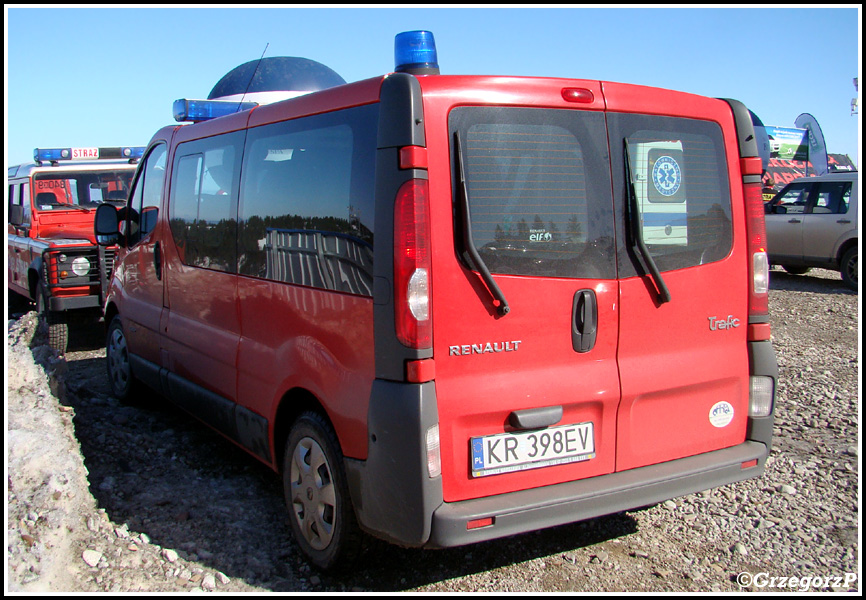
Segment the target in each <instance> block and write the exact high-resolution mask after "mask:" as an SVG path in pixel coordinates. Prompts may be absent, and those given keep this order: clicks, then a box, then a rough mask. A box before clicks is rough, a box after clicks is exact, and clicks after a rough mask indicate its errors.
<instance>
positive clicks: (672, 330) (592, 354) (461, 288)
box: [422, 77, 749, 501]
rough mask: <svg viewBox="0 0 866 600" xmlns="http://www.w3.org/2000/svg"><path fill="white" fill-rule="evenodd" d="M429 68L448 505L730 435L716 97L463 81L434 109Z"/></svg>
mask: <svg viewBox="0 0 866 600" xmlns="http://www.w3.org/2000/svg"><path fill="white" fill-rule="evenodd" d="M431 79H433V78H431ZM455 79H456V78H455ZM435 80H436V81H435V82H434V81H431V82H429V83H428V82H426V81H422V88H424V89H425V119H426V121H427V130H428V132H429V131H447V134H448V138H447V140H446V139H444V136H439V135H437V136H431V135H429V134H428V141H427V143H428V151H429V153H430V156H431V159H430V166H429V169H430V196H431V220H432V221H433V223H434V225H433V234H432V235H433V242H432V243H433V247H434V265H433V267H432V273H433V275H432V283H431V286H432V290H433V323H434V334H433V344H434V356H435V359H436V393H437V402H438V408H439V416H440V442H441V448H442V472H443V492H444V497H445V500H446V501H458V500H463V499H468V498H474V497H483V496H489V495H494V494H499V493H505V492H509V491H516V490H521V489H528V488H532V487H540V486H543V485H550V484H556V483H561V482H565V481H572V480H577V479H583V478H588V477H593V476H597V475H602V474H606V473H611V472H614V471H621V470H626V469H630V468H634V467H638V466H643V465H649V464H654V463H658V462H662V461H666V460H672V459H675V458H680V457H684V456H689V455H693V454H697V453H701V452H706V451H709V450H714V449H718V448H722V447H727V446H732V445H735V444H737V443H739V442H742V441H743V440H744V438H745V427H746V412H747V400H748V381H749V378H748V362H747V361H748V357H747V351H746V329H747V326H746V324H747V320H748V314H747V299H748V295H747V287H746V286H747V273H748V271H747V262H746V251H745V245H744V237H745V236H744V225H743V219H744V215H743V199H742V191H741V190H737V189H732V186H731V185H729V181H731V180H733V179H732V177H734V176H738V173H739V171H738V170H737V169H738V154H737V146H736V136H735V131H734V130H733V127H734V125H733V118H732V116H731V111H730V109H729V108H728V107H727V104H726V103H725V102H723V101H716V100H708V99H702V98H697V97H694V96H687V95H684V94H676V93H668V92H661V91H657V90H648V89H646V88H638V87H635V86H620V85H611V84H606V83H605V84H600V83H599V82H586V81H565V80H531V81H528V82H527V81H526V80H520V79H514V80H507V81H506V80H503V79H501V78H500V79H497V78H490V79H484V78H476V79H474V80H473V81H477V82H478V84H479V90H478V91H473V90H467V86H466V82H465V81H463V82H461V83H463V85H462V86H458V87H460V90H459V91H460V94H459V98H460V102H459V103H455V104H454V105H452V106H446V105H445V100H444V99H445V98H447V97H448V90H447V89H436V90H435V93H433V92H434V90H433V87H434V85H438V86H442V88H446V87H447V85H448V84H450V83H451V81H450V79H449V78H447V77H440V78H435ZM455 83H457V82H455ZM524 83H525V84H526V89H522V85H523V84H524ZM602 85H603V86H604V88H602ZM468 87H471V86H468ZM481 88H484V89H483V90H482V89H481ZM428 90H429V91H430V92H431V93H430V94H429V95H427V92H428ZM652 94H658V95H657V97H655V98H654V99H650V100H648V99H647V98H648V97H650V96H652ZM497 96H498V97H502V98H507V99H508V102H509V103H513V104H515V105H516V106H507V107H504V106H491V105H489V102H490V98H492V97H497ZM452 97H453V96H452ZM575 98H578V99H580V100H579V103H578V104H575V103H574V101H573V99H575ZM570 99H571V100H570ZM638 108H640V109H641V110H642V111H644V112H645V114H640V113H638V112H637V110H638ZM650 113H652V114H650ZM671 113H675V114H677V115H678V116H676V117H667V116H665V115H666V114H671ZM726 144H729V145H726ZM440 156H447V157H448V164H440V162H439V160H438V157H440ZM626 157H628V158H629V160H630V169H629V170H627V169H626V168H625V164H626ZM440 169H441V170H443V171H444V170H447V171H448V172H449V173H450V174H451V177H450V178H448V177H443V176H439V174H438V172H437V171H439V170H440ZM443 180H444V181H450V182H451V189H443V187H442V181H443ZM734 187H736V186H734ZM443 224H449V225H452V226H451V227H446V226H444V225H443ZM637 233H639V234H640V236H641V238H642V239H644V240H645V243H644V244H643V245H644V247H645V250H646V251H645V253H644V254H641V252H640V251H638V250H637V249H636V248H637V246H636V244H635V243H634V237H635V234H637ZM648 258H649V259H651V263H652V265H650V264H648ZM654 269H655V270H657V271H658V275H659V276H658V277H653V276H652V271H653V270H654ZM488 273H489V275H488ZM506 307H507V308H506Z"/></svg>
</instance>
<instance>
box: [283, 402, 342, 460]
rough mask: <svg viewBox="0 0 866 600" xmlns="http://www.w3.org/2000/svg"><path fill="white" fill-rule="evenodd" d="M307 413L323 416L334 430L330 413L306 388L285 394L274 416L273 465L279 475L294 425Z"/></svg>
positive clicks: (340, 449)
mask: <svg viewBox="0 0 866 600" xmlns="http://www.w3.org/2000/svg"><path fill="white" fill-rule="evenodd" d="M305 412H315V413H317V414H319V415H321V416H322V418H324V419H325V421H326V422H327V424H328V426H329V427H330V428H331V429H332V430H334V423H333V421H332V420H331V417H330V416H329V415H328V411H327V410H325V407H324V405H323V404H322V403H321V402H320V401H319V399H318V398H317V397H316V396H315V394H313V393H312V392H311V391H309V390H307V389H305V388H293V389H291V390H289V391H287V392H286V393H285V394H283V397H282V398H281V399H280V403H279V406H278V407H277V411H276V413H275V415H274V435H273V440H274V445H273V464H274V466H275V467H276V471H277V472H279V473H282V471H283V451H284V450H285V447H286V442H287V441H288V439H289V432H290V431H291V429H292V424H293V423H294V422H295V421H296V420H297V418H298V417H299V416H301V415H302V414H304V413H305ZM334 437H335V438H336V437H337V436H336V435H335V436H334ZM337 443H338V444H339V439H337ZM338 450H339V451H340V453H341V454H342V448H338Z"/></svg>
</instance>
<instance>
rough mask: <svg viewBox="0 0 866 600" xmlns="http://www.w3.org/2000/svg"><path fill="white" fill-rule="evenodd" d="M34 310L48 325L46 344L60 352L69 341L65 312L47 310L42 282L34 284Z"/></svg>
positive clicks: (63, 351)
mask: <svg viewBox="0 0 866 600" xmlns="http://www.w3.org/2000/svg"><path fill="white" fill-rule="evenodd" d="M36 311H37V312H38V313H39V316H40V317H42V318H43V319H45V323H46V324H47V325H48V344H49V345H50V346H51V347H52V348H53V349H54V350H57V351H58V352H59V353H61V354H65V353H66V346H67V344H68V343H69V324H68V323H67V317H66V313H62V312H56V311H52V310H48V301H47V298H46V296H45V290H44V289H43V287H42V284H41V283H40V284H38V285H37V286H36Z"/></svg>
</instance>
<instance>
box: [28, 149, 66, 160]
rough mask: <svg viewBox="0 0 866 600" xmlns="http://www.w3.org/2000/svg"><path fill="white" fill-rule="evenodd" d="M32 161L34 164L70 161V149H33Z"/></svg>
mask: <svg viewBox="0 0 866 600" xmlns="http://www.w3.org/2000/svg"><path fill="white" fill-rule="evenodd" d="M33 160H34V161H35V162H43V161H51V162H54V161H57V160H72V148H34V149H33Z"/></svg>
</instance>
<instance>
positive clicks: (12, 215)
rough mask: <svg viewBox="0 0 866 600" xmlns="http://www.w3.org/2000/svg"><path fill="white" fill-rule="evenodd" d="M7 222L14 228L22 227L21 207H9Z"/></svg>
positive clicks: (22, 209)
mask: <svg viewBox="0 0 866 600" xmlns="http://www.w3.org/2000/svg"><path fill="white" fill-rule="evenodd" d="M9 222H10V223H12V224H13V225H15V226H16V227H20V226H21V225H24V207H23V206H21V205H14V206H10V207H9Z"/></svg>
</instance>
